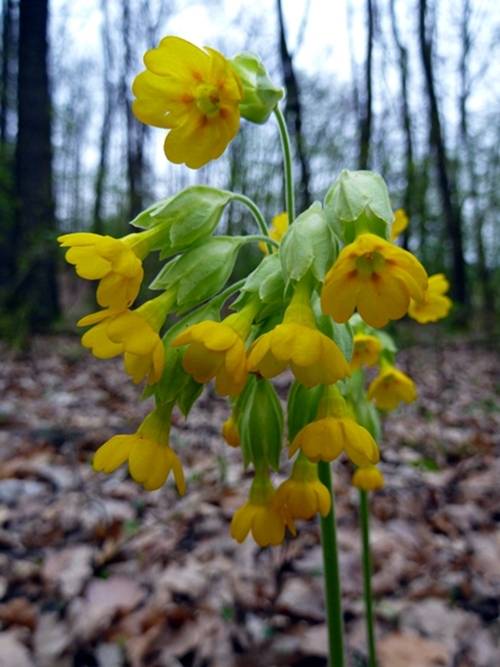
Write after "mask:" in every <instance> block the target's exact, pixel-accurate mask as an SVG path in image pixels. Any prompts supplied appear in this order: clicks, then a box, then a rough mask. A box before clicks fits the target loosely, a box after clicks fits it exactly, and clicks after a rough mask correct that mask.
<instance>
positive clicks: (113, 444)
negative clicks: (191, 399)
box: [92, 408, 186, 495]
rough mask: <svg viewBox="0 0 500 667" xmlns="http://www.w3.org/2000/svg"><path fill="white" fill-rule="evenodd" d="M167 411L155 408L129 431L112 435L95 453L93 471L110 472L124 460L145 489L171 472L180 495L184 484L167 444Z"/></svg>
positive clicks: (173, 454) (181, 473)
mask: <svg viewBox="0 0 500 667" xmlns="http://www.w3.org/2000/svg"><path fill="white" fill-rule="evenodd" d="M170 413H171V409H170V410H169V409H167V410H166V413H165V414H162V412H161V410H160V408H156V409H155V410H154V411H153V412H152V413H151V414H149V415H148V416H147V417H146V419H145V420H144V421H143V422H142V424H141V425H140V426H139V428H138V430H137V432H136V433H133V434H131V435H115V436H113V437H112V438H110V439H109V440H108V441H107V442H105V443H104V444H103V445H101V447H99V449H98V450H97V452H96V453H95V456H94V459H93V462H92V465H93V468H94V470H95V471H96V472H105V473H111V472H113V471H114V470H116V469H117V468H119V467H120V466H121V465H123V464H124V463H126V462H127V461H128V469H129V472H130V475H131V477H132V478H133V479H134V480H135V481H136V482H138V483H139V484H141V485H142V486H143V487H144V488H145V489H146V490H147V491H154V490H155V489H159V488H160V487H161V486H163V484H164V483H165V481H166V480H167V477H168V475H169V474H170V472H171V471H172V472H173V475H174V479H175V483H176V486H177V490H178V492H179V493H180V494H181V495H184V493H185V490H186V484H185V481H184V473H183V470H182V465H181V462H180V461H179V458H178V456H177V455H176V454H175V452H174V451H173V449H172V448H171V447H170V445H169V440H168V438H169V431H170Z"/></svg>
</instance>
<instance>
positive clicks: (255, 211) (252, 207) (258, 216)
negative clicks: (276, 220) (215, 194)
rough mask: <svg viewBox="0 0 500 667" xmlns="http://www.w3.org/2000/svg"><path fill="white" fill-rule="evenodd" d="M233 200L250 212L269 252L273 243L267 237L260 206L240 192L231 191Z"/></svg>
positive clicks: (265, 224)
mask: <svg viewBox="0 0 500 667" xmlns="http://www.w3.org/2000/svg"><path fill="white" fill-rule="evenodd" d="M233 200H234V201H239V202H240V203H241V204H243V205H244V206H246V207H247V208H248V210H249V211H250V213H251V214H252V215H253V217H254V220H255V222H256V223H257V226H258V228H259V229H260V231H261V232H262V234H264V236H265V239H264V242H265V243H266V245H267V249H268V250H269V252H271V251H272V249H273V244H272V242H271V239H270V238H269V228H268V226H267V222H266V219H265V218H264V216H263V214H262V211H261V210H260V208H259V207H258V206H257V204H256V203H255V202H253V201H252V200H251V199H250V197H247V196H246V195H242V194H240V193H233Z"/></svg>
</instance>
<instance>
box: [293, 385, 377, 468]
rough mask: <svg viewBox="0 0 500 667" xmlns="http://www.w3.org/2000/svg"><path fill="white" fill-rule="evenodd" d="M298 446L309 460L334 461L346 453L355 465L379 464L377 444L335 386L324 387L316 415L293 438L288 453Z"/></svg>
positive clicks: (295, 449) (294, 450)
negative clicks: (353, 416)
mask: <svg viewBox="0 0 500 667" xmlns="http://www.w3.org/2000/svg"><path fill="white" fill-rule="evenodd" d="M298 449H301V450H302V452H303V453H304V454H305V455H306V456H307V458H308V459H309V460H310V461H313V462H317V461H333V460H334V459H336V458H337V457H339V456H340V454H341V453H342V452H345V453H346V454H347V456H348V457H349V458H350V460H351V461H352V462H353V463H354V464H355V465H357V466H367V465H372V464H375V463H378V460H379V451H378V447H377V443H376V442H375V440H374V439H373V437H372V436H371V435H370V433H369V432H368V431H367V430H366V429H365V428H363V427H362V426H360V425H359V424H357V423H356V422H355V421H354V419H353V418H352V417H351V415H350V412H349V409H348V406H347V404H346V402H345V400H344V398H343V397H342V396H341V394H340V392H339V390H338V389H337V387H335V386H334V385H331V386H330V387H327V388H326V389H325V395H324V396H323V398H322V399H321V402H320V407H319V409H318V418H317V419H316V420H315V421H313V422H311V423H310V424H307V426H304V428H303V429H301V430H300V431H299V432H298V433H297V435H296V436H295V438H294V439H293V441H292V443H291V445H290V449H289V456H293V455H294V454H295V452H296V451H297V450H298Z"/></svg>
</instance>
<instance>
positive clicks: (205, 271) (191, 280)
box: [150, 236, 244, 309]
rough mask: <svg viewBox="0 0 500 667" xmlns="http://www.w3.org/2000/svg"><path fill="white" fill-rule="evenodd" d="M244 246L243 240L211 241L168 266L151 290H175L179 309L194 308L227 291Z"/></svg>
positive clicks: (227, 238)
mask: <svg viewBox="0 0 500 667" xmlns="http://www.w3.org/2000/svg"><path fill="white" fill-rule="evenodd" d="M243 242H244V237H240V238H238V237H230V236H217V237H214V238H210V239H208V240H207V241H205V242H204V243H201V244H199V245H197V246H195V247H194V248H191V249H189V250H188V251H187V252H186V253H184V254H183V255H181V256H179V257H176V258H175V259H174V260H172V261H171V262H169V263H168V264H167V265H166V266H165V267H164V268H163V269H162V270H161V271H160V273H159V274H158V275H157V276H156V278H155V279H154V280H153V282H152V283H151V285H150V288H151V289H154V290H160V289H168V288H169V287H173V286H175V287H176V289H177V306H178V307H179V308H181V309H187V308H191V307H192V306H195V305H196V304H198V303H201V302H202V301H204V300H205V299H208V298H209V297H211V296H213V295H214V294H216V293H217V292H218V291H219V290H220V289H222V287H224V285H225V284H226V282H227V280H228V278H229V276H230V275H231V273H232V271H233V268H234V264H235V262H236V257H237V255H238V250H239V249H240V247H241V245H242V243H243ZM167 286H168V287H167Z"/></svg>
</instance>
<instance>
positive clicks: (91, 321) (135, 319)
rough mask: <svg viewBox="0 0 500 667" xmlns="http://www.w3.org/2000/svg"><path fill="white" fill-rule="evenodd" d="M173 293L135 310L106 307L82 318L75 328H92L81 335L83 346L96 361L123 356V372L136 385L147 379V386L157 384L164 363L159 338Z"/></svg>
mask: <svg viewBox="0 0 500 667" xmlns="http://www.w3.org/2000/svg"><path fill="white" fill-rule="evenodd" d="M174 301H175V294H173V293H172V292H168V291H167V292H164V293H163V294H162V295H160V296H159V297H156V298H155V299H151V300H150V301H147V302H146V303H144V304H143V305H142V306H140V307H139V308H137V310H124V311H116V310H112V309H110V308H108V309H107V310H101V311H98V312H96V313H92V314H90V315H87V316H86V317H83V318H82V319H81V320H79V321H78V322H77V324H78V326H80V327H85V326H91V325H93V326H92V328H91V329H89V331H87V332H86V333H85V334H84V335H83V336H82V345H83V346H84V347H86V348H88V349H90V350H91V351H92V354H93V355H94V356H95V357H97V358H98V359H110V358H111V357H116V356H118V355H119V354H123V357H124V363H125V370H126V371H127V373H128V374H129V375H130V377H131V378H132V380H133V381H134V382H135V383H139V382H141V381H142V380H143V379H144V378H146V377H147V381H148V384H154V383H155V382H158V380H159V379H160V377H161V374H162V372H163V367H164V363H165V350H164V346H163V342H162V340H161V338H160V336H159V335H158V331H159V330H160V328H161V326H162V325H163V322H164V321H165V318H166V316H167V314H168V311H169V309H170V308H171V306H172V305H173V302H174Z"/></svg>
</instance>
